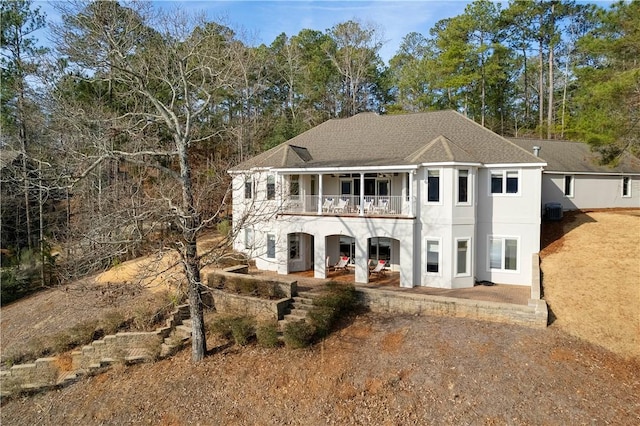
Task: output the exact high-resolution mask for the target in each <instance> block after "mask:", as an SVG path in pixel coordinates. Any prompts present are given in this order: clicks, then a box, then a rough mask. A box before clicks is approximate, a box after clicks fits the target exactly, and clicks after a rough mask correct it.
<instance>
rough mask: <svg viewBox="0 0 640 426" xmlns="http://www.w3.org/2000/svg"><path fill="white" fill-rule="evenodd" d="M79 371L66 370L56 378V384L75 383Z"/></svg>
mask: <svg viewBox="0 0 640 426" xmlns="http://www.w3.org/2000/svg"><path fill="white" fill-rule="evenodd" d="M78 375H79V374H78V371H64V372H62V373H61V374H60V375H59V376H58V378H57V379H56V384H67V383H73V382H75V381H76V380H78Z"/></svg>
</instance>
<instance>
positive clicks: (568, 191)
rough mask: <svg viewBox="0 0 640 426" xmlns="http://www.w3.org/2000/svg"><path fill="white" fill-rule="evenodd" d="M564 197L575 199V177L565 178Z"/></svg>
mask: <svg viewBox="0 0 640 426" xmlns="http://www.w3.org/2000/svg"><path fill="white" fill-rule="evenodd" d="M564 196H565V197H573V176H565V177H564Z"/></svg>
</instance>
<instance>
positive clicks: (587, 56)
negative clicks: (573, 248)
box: [0, 0, 640, 360]
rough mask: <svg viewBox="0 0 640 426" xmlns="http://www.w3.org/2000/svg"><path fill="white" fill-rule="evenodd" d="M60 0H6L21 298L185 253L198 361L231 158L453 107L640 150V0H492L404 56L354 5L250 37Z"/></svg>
mask: <svg viewBox="0 0 640 426" xmlns="http://www.w3.org/2000/svg"><path fill="white" fill-rule="evenodd" d="M55 7H56V9H57V11H58V12H59V13H60V16H61V17H62V19H61V21H60V22H57V23H55V24H54V23H48V22H47V21H46V17H45V16H44V15H43V14H42V13H41V11H40V9H39V8H38V7H36V4H34V3H33V2H32V1H31V0H12V1H8V2H2V3H1V4H0V12H1V16H0V23H1V25H2V39H1V41H2V45H1V52H2V56H1V60H0V62H1V66H2V70H1V72H2V75H1V78H2V86H1V93H0V96H1V98H0V101H1V105H0V107H1V125H2V131H1V136H0V149H1V151H0V153H1V158H0V159H1V162H0V165H1V167H2V170H1V171H0V172H1V176H2V204H1V206H2V212H1V213H2V217H1V220H2V222H1V237H2V240H1V247H0V248H1V249H2V266H3V270H2V274H3V276H2V281H3V282H2V284H3V297H9V298H10V297H12V293H10V292H12V291H15V292H17V291H18V290H19V289H20V288H21V286H22V287H24V286H25V283H27V282H34V281H37V282H39V283H40V284H41V285H43V286H44V285H51V284H53V283H55V282H60V281H65V280H70V279H72V278H76V277H79V276H83V275H86V274H89V273H92V272H95V271H99V270H102V269H104V268H107V267H109V266H111V265H113V264H115V263H117V262H120V261H123V260H126V259H130V258H132V257H135V256H138V255H140V254H141V253H145V252H149V251H152V250H154V251H159V250H160V251H161V250H165V249H171V250H175V251H176V252H177V253H179V255H180V259H181V263H182V265H183V266H184V270H185V273H186V276H187V277H188V285H187V286H186V287H185V289H186V290H187V291H186V293H187V294H188V297H189V299H190V302H191V309H192V317H194V318H196V321H195V322H194V328H195V330H194V339H193V354H194V355H193V358H194V359H196V360H197V359H200V358H202V356H204V349H203V348H204V343H205V342H204V332H203V325H202V323H201V322H198V320H197V318H201V312H202V303H201V301H200V292H201V290H202V284H201V279H200V273H199V271H200V267H201V266H202V262H203V258H202V253H198V252H197V250H196V242H197V238H198V235H200V233H201V232H202V231H203V230H204V229H207V228H214V227H216V226H217V227H218V228H220V229H226V226H227V225H226V222H225V217H226V216H225V215H226V214H227V209H228V203H229V188H228V185H229V180H228V178H227V176H226V170H227V169H228V168H229V167H231V166H233V165H235V164H237V163H239V162H240V161H243V160H245V159H247V158H249V157H251V156H253V155H255V154H256V153H259V152H261V151H264V150H266V149H268V148H271V147H273V146H276V145H278V144H280V143H282V142H284V141H286V140H288V139H290V138H292V137H294V136H296V135H297V134H299V133H301V132H303V131H305V130H307V129H309V128H311V127H313V126H316V125H318V124H320V123H322V122H323V121H325V120H328V119H331V118H341V117H349V116H352V115H354V114H358V113H360V112H363V111H375V112H378V113H380V114H402V113H410V112H418V111H431V110H440V109H454V110H456V111H459V112H461V113H463V114H465V115H467V116H468V117H469V118H471V119H473V120H475V121H476V122H478V123H479V124H481V125H482V126H485V127H487V128H489V129H491V130H493V131H495V132H497V133H499V134H502V135H505V136H528V137H535V138H547V139H568V140H578V141H583V142H586V143H589V144H591V145H592V146H593V148H594V149H595V150H598V151H600V153H601V154H602V155H601V156H602V160H603V162H609V163H615V161H616V160H617V159H618V157H619V155H620V153H621V152H623V151H627V152H630V153H632V154H634V155H638V153H639V152H640V139H639V135H640V125H639V124H638V121H639V119H640V62H639V60H640V1H630V2H629V1H621V2H619V3H614V4H612V5H611V6H610V7H608V8H607V9H603V8H601V7H599V6H597V5H594V4H584V3H580V4H578V3H576V2H574V1H568V0H511V1H509V2H508V3H506V4H503V5H501V4H499V3H495V2H492V1H488V0H476V1H474V2H472V3H469V5H468V6H467V7H466V9H465V11H464V13H463V14H461V15H459V16H455V17H452V18H447V19H444V20H441V21H439V22H438V23H437V24H436V25H435V26H434V27H433V28H432V29H431V30H430V31H429V34H418V33H410V34H407V35H406V36H405V37H404V39H403V41H402V43H401V45H400V47H399V49H398V51H397V52H396V54H395V55H394V56H393V57H392V58H391V59H390V60H389V63H388V64H385V62H384V61H383V60H382V59H381V57H380V49H381V47H382V46H383V44H384V41H383V35H382V30H381V28H380V27H376V26H375V25H373V24H364V23H361V22H358V21H356V20H351V21H347V22H341V23H339V24H336V25H335V26H333V27H332V28H329V29H327V30H325V31H320V30H316V29H304V30H302V31H300V32H299V33H298V34H291V35H287V34H284V33H283V34H280V35H279V36H278V37H276V39H275V40H273V42H272V43H271V44H269V45H260V46H252V45H249V44H248V43H246V42H245V41H244V40H243V38H242V36H241V34H239V33H237V32H236V31H234V29H233V28H231V27H230V26H229V25H225V24H223V23H221V22H212V21H210V20H208V19H206V16H205V15H202V16H196V15H189V14H186V13H182V12H179V11H170V12H167V11H165V10H162V9H154V4H153V3H151V2H116V1H99V2H91V1H69V2H58V3H55ZM43 28H46V29H47V30H48V33H49V34H50V37H51V40H50V42H49V43H43V42H42V41H41V40H38V39H37V38H35V35H34V34H35V33H36V32H38V30H41V29H43ZM45 45H46V46H52V47H49V48H46V47H44V46H45ZM8 266H9V267H12V268H7V267H8ZM6 300H8V299H3V303H4V302H5V301H6Z"/></svg>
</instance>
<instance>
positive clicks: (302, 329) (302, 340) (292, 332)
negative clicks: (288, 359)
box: [284, 320, 315, 349]
mask: <svg viewBox="0 0 640 426" xmlns="http://www.w3.org/2000/svg"><path fill="white" fill-rule="evenodd" d="M314 332H315V329H314V327H313V326H312V325H311V324H309V323H308V322H306V321H304V320H300V321H292V322H289V323H287V325H286V326H285V328H284V344H285V345H286V346H287V347H289V348H293V349H300V348H306V347H308V346H309V345H310V344H311V342H312V341H313V335H314Z"/></svg>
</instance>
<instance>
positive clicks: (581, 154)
mask: <svg viewBox="0 0 640 426" xmlns="http://www.w3.org/2000/svg"><path fill="white" fill-rule="evenodd" d="M509 140H510V141H512V142H513V143H515V144H517V145H519V146H520V147H522V148H524V149H526V150H528V151H531V152H533V147H534V146H538V147H540V152H539V156H540V158H542V159H544V160H545V161H546V162H547V166H546V167H545V171H547V172H563V173H640V160H639V159H637V158H635V157H634V156H632V155H630V154H628V153H623V155H622V157H621V158H620V161H618V163H617V164H616V165H615V166H614V167H611V166H606V165H601V164H600V163H599V159H600V155H599V154H598V153H597V152H593V151H591V147H590V145H588V144H586V143H583V142H570V141H562V140H548V139H525V138H510V139H509Z"/></svg>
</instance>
